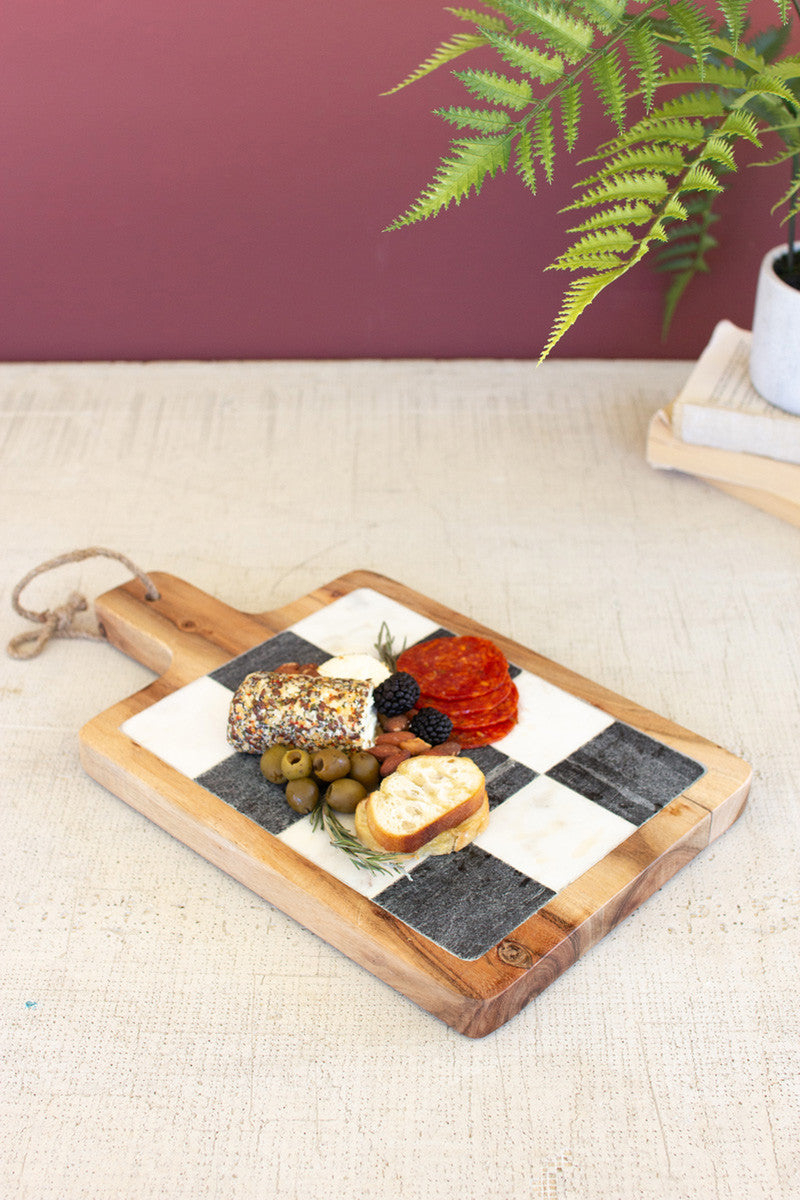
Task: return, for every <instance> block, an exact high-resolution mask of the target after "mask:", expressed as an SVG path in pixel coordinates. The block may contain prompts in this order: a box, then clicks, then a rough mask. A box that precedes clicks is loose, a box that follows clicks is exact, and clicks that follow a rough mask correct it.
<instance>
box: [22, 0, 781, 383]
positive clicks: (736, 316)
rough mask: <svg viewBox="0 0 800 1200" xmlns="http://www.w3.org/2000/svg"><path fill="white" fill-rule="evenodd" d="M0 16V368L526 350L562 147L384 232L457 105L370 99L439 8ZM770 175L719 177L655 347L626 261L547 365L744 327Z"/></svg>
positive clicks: (556, 223) (644, 293)
mask: <svg viewBox="0 0 800 1200" xmlns="http://www.w3.org/2000/svg"><path fill="white" fill-rule="evenodd" d="M761 2H762V4H763V8H764V11H765V12H766V13H768V14H770V15H771V13H772V12H773V11H774V8H773V6H772V5H771V3H770V2H769V0H761ZM1 7H2V25H3V38H2V48H1V49H0V65H1V66H2V80H3V82H2V89H3V100H2V103H1V104H0V256H1V259H2V267H0V298H1V302H2V320H0V358H2V359H5V360H7V361H9V360H14V361H18V360H27V359H30V360H47V359H65V360H66V359H108V358H112V359H152V358H201V359H218V358H240V357H244V358H294V357H308V358H347V357H401V358H402V357H418V356H419V357H441V358H450V357H462V356H463V357H489V358H493V357H519V358H530V357H536V356H537V354H538V351H539V349H540V347H541V345H542V344H543V342H544V340H545V338H546V336H547V332H548V330H549V327H550V323H551V320H552V318H553V317H554V315H555V313H556V311H557V309H558V304H559V298H560V294H561V291H560V289H561V286H562V285H563V283H564V282H565V280H566V278H567V277H566V276H564V275H562V274H561V273H556V272H548V273H546V274H544V273H543V269H544V267H546V266H547V265H548V263H549V262H550V261H551V259H552V258H553V257H554V255H555V254H556V253H558V251H559V249H560V248H562V247H563V245H564V244H565V243H564V237H563V233H562V218H560V217H559V216H558V209H559V207H561V206H562V205H563V204H565V203H567V202H568V200H569V196H570V184H571V182H572V181H573V180H574V179H575V178H577V176H576V175H575V174H574V171H573V169H572V167H571V165H570V164H569V163H568V161H567V160H566V157H565V156H562V159H561V167H562V172H561V179H562V180H563V182H559V183H558V184H557V185H554V186H553V187H552V188H549V189H548V188H546V187H545V188H544V189H543V191H542V193H541V195H540V197H537V199H536V200H535V201H534V200H532V199H531V197H530V196H529V194H528V193H527V192H526V191H525V190H524V188H523V187H522V185H521V184H519V183H518V182H517V181H516V180H515V179H514V178H513V176H508V177H504V178H500V179H498V180H495V181H493V182H491V181H490V182H489V183H488V184H487V185H486V187H485V188H484V191H483V193H482V195H481V196H480V198H478V199H477V200H476V199H474V198H473V199H471V200H470V201H468V202H467V203H465V204H464V205H462V206H461V207H460V208H454V209H452V210H451V212H450V213H448V214H446V215H444V216H441V217H439V218H437V219H436V220H435V221H432V222H427V223H425V224H424V225H419V226H416V227H412V228H410V229H405V230H401V231H399V232H396V233H392V234H384V233H382V232H381V229H382V227H383V226H384V225H386V224H387V223H388V222H389V221H390V220H391V219H392V218H393V217H394V216H396V215H397V213H398V212H400V211H402V210H404V209H405V208H406V207H407V205H408V204H409V203H410V202H411V200H412V199H413V198H414V197H415V196H416V195H417V193H418V192H419V190H420V189H421V188H422V186H423V185H424V184H425V183H426V182H427V181H428V179H429V178H430V176H431V175H432V173H433V171H434V169H435V167H436V164H437V162H438V160H439V157H440V154H441V153H442V151H443V150H444V149H445V147H446V144H447V136H448V129H449V127H448V126H445V125H444V123H443V122H442V121H441V120H440V119H439V118H437V117H434V116H432V115H431V113H430V110H431V109H432V108H433V107H435V106H437V105H439V104H442V103H445V102H464V96H465V93H463V91H462V89H461V88H460V87H459V86H458V85H450V84H449V83H448V82H447V81H446V79H445V77H444V76H442V77H441V78H439V77H437V76H434V77H432V78H431V79H429V80H426V81H423V82H422V83H419V84H417V85H415V86H414V87H412V88H410V89H408V90H406V91H404V92H401V93H399V94H398V95H396V96H393V97H389V98H381V96H380V92H381V91H383V90H385V89H386V88H387V87H389V86H391V85H392V84H394V83H395V82H396V81H397V80H398V79H400V78H402V77H403V76H404V75H405V74H406V73H407V71H408V70H409V69H410V68H411V67H412V66H414V65H416V63H417V62H419V61H420V59H421V58H423V57H424V56H425V55H426V54H427V53H429V51H430V50H431V49H432V48H433V46H434V45H435V44H436V41H437V40H438V39H439V38H440V37H442V36H444V35H448V34H450V33H452V32H454V30H455V29H457V28H460V26H459V23H458V22H456V20H455V18H453V17H452V16H450V15H449V14H448V13H446V12H444V10H443V2H442V3H440V0H402V2H401V3H386V2H385V0H336V2H332V0H306V2H305V3H300V2H299V0H226V3H224V4H221V3H220V2H219V0H192V3H188V2H186V0H183V2H181V0H135V2H133V3H132V2H131V0H72V2H71V3H69V4H65V3H63V0H2V4H1ZM464 28H466V27H464ZM587 116H588V117H589V121H588V122H587V128H586V135H585V136H584V137H583V139H582V148H584V149H585V150H587V151H588V150H589V149H591V147H592V145H593V144H594V143H593V141H592V131H591V126H594V129H595V131H596V132H599V131H600V130H602V131H603V132H604V133H605V132H606V127H605V125H604V124H603V122H602V121H601V120H600V119H599V117H598V115H597V114H587ZM610 132H611V131H608V133H610ZM782 186H783V180H782V178H780V179H776V178H775V177H774V176H773V177H770V173H767V172H764V171H752V170H751V171H748V170H742V171H740V175H739V178H738V179H737V181H736V184H735V189H734V193H733V195H732V196H731V197H726V199H725V202H724V205H723V211H724V213H725V216H726V218H727V221H726V222H725V228H724V229H723V228H722V226H723V222H720V223H719V225H718V226H717V227H716V228H717V231H718V234H719V236H720V238H721V239H723V244H722V245H721V246H720V248H719V250H717V251H716V252H715V253H714V256H713V261H714V269H713V272H712V274H711V276H709V277H707V278H706V279H704V280H701V281H700V282H699V283H698V284H696V285H695V289H694V292H693V294H690V295H689V296H688V297H687V302H686V303H685V305H684V307H683V309H682V310H681V311H679V314H678V317H677V319H676V322H675V325H674V329H673V334H672V336H671V338H670V340H669V342H668V343H666V344H662V342H661V340H660V304H661V281H660V280H659V279H658V277H656V276H654V275H653V273H652V272H650V271H648V270H647V269H646V268H639V269H637V270H636V271H634V272H632V273H631V274H630V275H629V276H627V277H626V278H625V279H624V280H622V281H621V282H620V283H618V284H617V285H615V287H613V288H612V289H611V290H609V291H608V292H606V293H605V294H604V296H602V297H601V298H600V299H599V300H598V301H597V302H596V303H595V305H594V306H593V308H592V310H590V312H589V313H588V314H587V315H586V316H585V317H584V318H582V320H581V322H580V323H579V324H578V326H577V327H576V328H575V329H574V330H573V331H572V332H571V333H570V334H569V335H568V336H567V337H566V338H565V339H564V341H563V342H562V343H561V345H560V347H559V350H558V353H559V354H560V355H569V356H574V357H585V356H602V357H642V358H649V357H693V356H694V355H696V354H697V352H698V351H699V350H700V349H701V347H702V346H703V344H704V343H705V341H706V339H707V337H708V334H709V332H710V330H711V329H712V327H713V325H714V323H715V321H716V320H717V319H718V318H720V317H723V316H727V317H729V318H730V319H732V320H734V321H737V322H739V323H741V324H743V325H749V323H750V318H751V313H752V297H753V286H754V279H755V272H756V269H757V265H758V262H759V261H760V258H761V256H762V254H763V253H764V252H765V251H766V250H767V249H769V247H770V246H772V245H775V244H777V243H778V242H779V241H780V240H781V238H782V231H781V230H780V228H779V227H778V225H777V223H776V221H775V219H774V218H773V217H771V216H770V211H769V210H770V206H771V204H772V202H773V201H774V199H775V198H776V197H777V195H778V194H779V191H780V190H782Z"/></svg>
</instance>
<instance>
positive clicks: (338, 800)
mask: <svg viewBox="0 0 800 1200" xmlns="http://www.w3.org/2000/svg"><path fill="white" fill-rule="evenodd" d="M366 794H367V789H366V788H365V787H364V785H363V783H359V782H358V780H357V779H334V780H333V782H332V783H330V784H328V788H327V790H326V792H325V803H326V804H329V805H330V806H331V808H333V809H335V811H336V812H340V813H354V812H355V811H356V808H357V806H358V805H359V804H360V803H361V801H362V800H363V799H364V797H365V796H366Z"/></svg>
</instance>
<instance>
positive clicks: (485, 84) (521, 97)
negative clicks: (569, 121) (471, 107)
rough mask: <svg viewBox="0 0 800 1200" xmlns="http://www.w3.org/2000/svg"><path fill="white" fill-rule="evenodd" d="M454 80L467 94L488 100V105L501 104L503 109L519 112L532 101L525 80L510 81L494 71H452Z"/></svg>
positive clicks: (529, 89)
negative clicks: (459, 83) (457, 81)
mask: <svg viewBox="0 0 800 1200" xmlns="http://www.w3.org/2000/svg"><path fill="white" fill-rule="evenodd" d="M453 74H454V75H455V77H456V79H460V80H461V82H462V83H463V84H464V87H465V88H466V89H467V91H468V92H471V93H472V95H473V96H477V97H478V99H479V100H488V101H489V103H490V104H501V105H503V106H504V107H505V108H513V109H514V110H515V111H517V112H519V111H520V110H521V109H523V108H527V107H528V105H529V104H530V103H531V101H532V99H533V92H532V91H531V85H530V83H529V82H528V80H527V79H512V78H511V77H510V76H508V75H498V74H497V73H496V72H495V71H480V70H473V69H471V68H469V67H468V68H466V70H464V71H454V72H453Z"/></svg>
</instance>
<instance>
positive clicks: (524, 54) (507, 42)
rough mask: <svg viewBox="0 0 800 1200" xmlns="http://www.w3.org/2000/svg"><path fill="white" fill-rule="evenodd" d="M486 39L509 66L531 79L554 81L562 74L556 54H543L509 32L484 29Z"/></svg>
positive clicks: (561, 67)
mask: <svg viewBox="0 0 800 1200" xmlns="http://www.w3.org/2000/svg"><path fill="white" fill-rule="evenodd" d="M486 41H487V42H488V43H489V44H490V45H492V46H493V47H494V48H495V50H496V51H497V53H498V54H499V55H500V57H501V58H502V59H503V60H504V61H505V62H507V63H508V64H509V65H510V66H512V67H516V68H517V70H519V71H522V72H523V74H524V75H529V76H530V77H531V79H540V80H541V81H542V83H555V82H556V81H557V80H559V79H560V78H561V76H562V75H563V74H564V62H563V59H561V58H559V57H558V55H547V54H543V53H542V51H541V50H536V49H535V48H534V47H533V46H528V45H526V43H525V42H521V41H520V40H519V39H518V38H516V37H513V36H512V35H511V34H504V33H494V32H492V31H490V30H487V31H486Z"/></svg>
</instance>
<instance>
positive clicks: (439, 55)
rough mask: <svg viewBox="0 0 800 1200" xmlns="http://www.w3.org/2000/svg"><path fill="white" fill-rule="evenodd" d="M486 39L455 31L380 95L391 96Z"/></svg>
mask: <svg viewBox="0 0 800 1200" xmlns="http://www.w3.org/2000/svg"><path fill="white" fill-rule="evenodd" d="M486 44H487V39H486V38H485V37H484V36H483V34H480V33H456V34H454V35H453V37H451V38H449V39H448V41H446V42H442V44H441V45H440V46H437V48H436V49H435V50H434V52H433V54H431V55H430V57H429V58H426V59H425V61H424V62H421V63H420V64H419V66H418V67H417V68H416V70H414V71H412V72H411V74H410V75H406V77H405V79H404V80H403V81H402V82H401V83H397V84H395V86H394V87H393V88H389V91H388V92H381V95H382V96H393V95H394V93H395V92H399V91H400V89H401V88H404V87H408V85H409V84H410V83H416V81H417V80H418V79H423V78H424V77H425V76H426V75H430V74H431V72H432V71H436V70H437V69H438V68H439V67H442V66H444V64H445V63H449V62H452V61H453V59H454V58H460V57H461V55H462V54H467V53H468V52H469V51H470V50H477V49H478V48H479V47H480V46H485V45H486Z"/></svg>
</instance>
